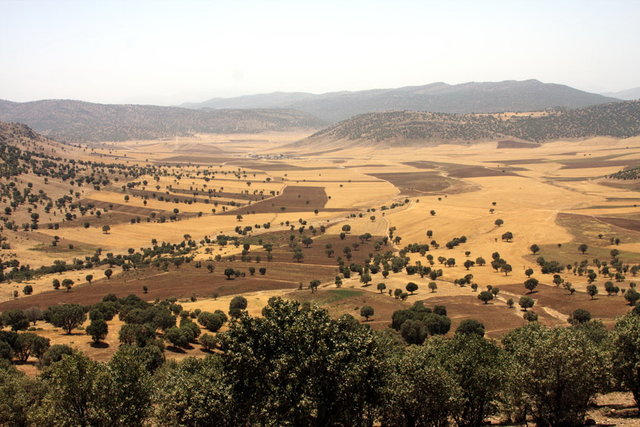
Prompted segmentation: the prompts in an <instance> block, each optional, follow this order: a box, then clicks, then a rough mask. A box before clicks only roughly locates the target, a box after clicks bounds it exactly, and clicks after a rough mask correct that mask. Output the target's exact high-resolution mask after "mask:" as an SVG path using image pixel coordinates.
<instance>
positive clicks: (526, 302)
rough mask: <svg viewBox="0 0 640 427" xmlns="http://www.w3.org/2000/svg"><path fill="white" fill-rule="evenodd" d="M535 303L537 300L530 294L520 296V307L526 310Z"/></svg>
mask: <svg viewBox="0 0 640 427" xmlns="http://www.w3.org/2000/svg"><path fill="white" fill-rule="evenodd" d="M535 303H536V302H535V301H534V300H533V298H531V297H528V296H523V297H520V301H519V302H518V304H519V305H520V307H522V309H523V310H524V311H527V309H528V308H531V307H533V306H534V305H535Z"/></svg>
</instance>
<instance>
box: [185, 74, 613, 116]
mask: <svg viewBox="0 0 640 427" xmlns="http://www.w3.org/2000/svg"><path fill="white" fill-rule="evenodd" d="M614 101H617V99H616V98H612V97H606V96H603V95H599V94H595V93H589V92H584V91H581V90H578V89H574V88H572V87H569V86H565V85H560V84H553V83H542V82H540V81H538V80H525V81H515V80H507V81H502V82H483V83H476V82H470V83H463V84H458V85H449V84H446V83H432V84H428V85H424V86H407V87H401V88H397V89H373V90H364V91H357V92H346V91H345V92H332V93H325V94H320V95H314V94H311V93H300V92H276V93H271V94H261V95H248V96H240V97H236V98H213V99H210V100H208V101H204V102H201V103H187V104H183V105H182V106H183V107H188V108H197V109H218V108H290V109H294V110H299V111H303V112H305V113H309V114H312V115H314V116H316V117H318V118H320V119H322V120H325V121H327V122H331V123H335V122H338V121H340V120H345V119H348V118H349V117H352V116H355V115H358V114H363V113H369V112H377V111H392V110H415V111H429V112H435V113H495V112H503V111H539V110H544V109H547V108H553V107H565V108H581V107H587V106H590V105H596V104H603V103H606V102H614Z"/></svg>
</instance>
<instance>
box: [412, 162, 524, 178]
mask: <svg viewBox="0 0 640 427" xmlns="http://www.w3.org/2000/svg"><path fill="white" fill-rule="evenodd" d="M404 164H405V165H407V166H412V167H414V168H417V169H437V170H442V171H445V172H446V173H447V175H448V176H450V177H453V178H480V177H485V176H504V175H511V176H514V175H516V174H515V173H514V171H517V170H524V169H522V168H502V169H493V168H488V167H484V166H475V165H460V164H454V163H438V162H427V161H416V162H404Z"/></svg>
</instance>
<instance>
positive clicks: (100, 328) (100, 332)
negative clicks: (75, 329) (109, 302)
mask: <svg viewBox="0 0 640 427" xmlns="http://www.w3.org/2000/svg"><path fill="white" fill-rule="evenodd" d="M108 332H109V327H108V326H107V322H105V321H104V319H94V320H92V321H91V324H90V325H89V326H87V334H88V335H91V339H92V340H93V342H94V343H96V344H97V343H99V342H100V341H102V340H103V339H104V338H105V337H106V336H107V333H108Z"/></svg>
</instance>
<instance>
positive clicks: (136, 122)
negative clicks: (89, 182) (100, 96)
mask: <svg viewBox="0 0 640 427" xmlns="http://www.w3.org/2000/svg"><path fill="white" fill-rule="evenodd" d="M0 120H3V121H7V122H20V123H26V124H27V125H29V126H31V127H32V128H33V129H35V130H36V131H38V132H41V133H42V134H44V135H46V136H48V137H50V138H53V139H56V140H60V141H65V142H97V141H123V140H129V139H154V138H163V137H172V136H180V135H189V134H193V133H240V132H252V133H253V132H263V131H269V130H289V129H297V128H312V129H313V128H316V129H317V128H320V127H321V126H322V124H323V122H322V121H320V120H318V119H317V118H315V117H312V116H310V115H309V114H306V113H302V112H299V111H292V110H267V109H253V110H242V109H239V110H212V111H204V110H191V109H186V108H178V107H159V106H151V105H106V104H93V103H89V102H82V101H71V100H45V101H34V102H24V103H18V102H10V101H2V100H0Z"/></svg>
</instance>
